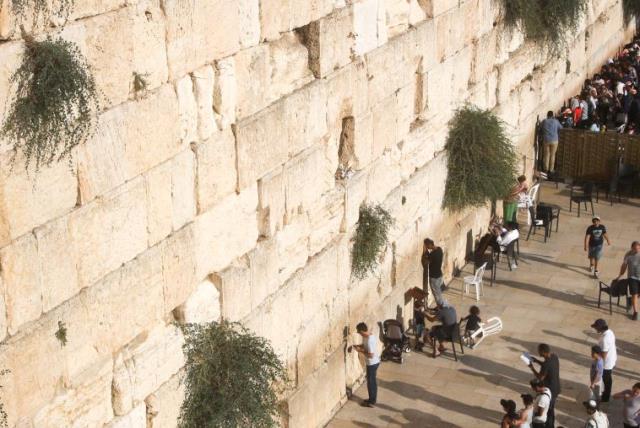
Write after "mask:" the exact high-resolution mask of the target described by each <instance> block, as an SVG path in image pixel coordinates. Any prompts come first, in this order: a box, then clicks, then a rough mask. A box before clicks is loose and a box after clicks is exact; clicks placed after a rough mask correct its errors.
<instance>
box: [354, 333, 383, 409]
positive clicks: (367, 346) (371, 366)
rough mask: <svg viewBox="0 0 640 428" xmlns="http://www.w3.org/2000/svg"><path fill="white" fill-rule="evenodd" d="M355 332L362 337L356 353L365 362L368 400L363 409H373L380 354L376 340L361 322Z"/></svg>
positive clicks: (375, 398) (376, 390) (376, 394)
mask: <svg viewBox="0 0 640 428" xmlns="http://www.w3.org/2000/svg"><path fill="white" fill-rule="evenodd" d="M356 331H357V332H358V334H359V335H360V336H362V345H356V346H355V347H354V348H355V350H356V351H358V352H359V353H361V354H362V355H364V357H365V359H366V361H367V392H368V393H369V399H368V400H365V401H364V402H363V403H362V405H363V406H364V407H374V406H375V404H376V402H377V401H378V381H377V379H376V376H377V372H378V367H379V366H380V354H379V353H378V339H377V338H376V337H375V336H374V335H373V334H372V333H371V332H370V331H369V328H368V327H367V325H366V324H365V323H363V322H361V323H359V324H358V325H357V326H356Z"/></svg>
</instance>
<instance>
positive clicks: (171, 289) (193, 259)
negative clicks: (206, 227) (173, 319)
mask: <svg viewBox="0 0 640 428" xmlns="http://www.w3.org/2000/svg"><path fill="white" fill-rule="evenodd" d="M195 229H196V228H195V225H194V224H193V223H191V224H189V225H187V226H185V227H183V228H182V229H180V230H178V231H177V232H175V233H174V234H172V235H171V236H170V237H169V238H167V239H166V240H165V241H163V242H162V243H161V244H160V245H159V246H160V252H161V257H162V279H163V297H164V313H169V312H171V311H173V310H174V308H175V307H176V306H178V305H181V304H182V303H183V302H184V301H186V300H187V299H188V298H189V296H190V295H191V293H192V292H193V291H194V290H195V288H196V286H197V285H198V283H199V281H200V278H202V277H203V276H204V275H198V273H197V263H198V255H197V253H196V245H197V236H196V232H195Z"/></svg>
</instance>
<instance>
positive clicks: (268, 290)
mask: <svg viewBox="0 0 640 428" xmlns="http://www.w3.org/2000/svg"><path fill="white" fill-rule="evenodd" d="M247 257H248V258H249V269H250V271H251V307H252V308H257V307H258V306H260V304H262V303H263V302H264V301H265V299H266V298H267V296H269V295H271V294H273V293H275V292H276V290H278V287H279V286H280V281H279V276H278V271H279V268H280V263H281V261H280V260H278V252H277V248H276V243H275V242H274V240H272V239H269V240H260V241H258V245H257V246H256V248H255V249H253V250H252V251H251V252H250V253H249V254H247Z"/></svg>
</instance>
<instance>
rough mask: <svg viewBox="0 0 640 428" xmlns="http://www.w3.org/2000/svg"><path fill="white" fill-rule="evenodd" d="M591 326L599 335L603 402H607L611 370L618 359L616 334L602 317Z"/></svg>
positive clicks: (611, 381)
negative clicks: (602, 362)
mask: <svg viewBox="0 0 640 428" xmlns="http://www.w3.org/2000/svg"><path fill="white" fill-rule="evenodd" d="M591 328H593V329H595V330H596V332H598V334H599V335H600V339H599V341H598V345H599V346H600V349H601V350H602V359H603V360H604V368H603V370H602V382H603V383H604V389H603V390H602V399H601V400H600V401H601V402H603V403H607V402H608V401H609V398H610V396H611V386H612V384H613V378H612V376H611V375H612V372H613V368H614V367H615V366H616V361H617V360H618V353H617V351H616V335H615V334H613V331H611V330H610V329H609V326H608V325H607V322H606V321H605V320H603V319H602V318H600V319H597V320H595V322H594V323H593V324H591Z"/></svg>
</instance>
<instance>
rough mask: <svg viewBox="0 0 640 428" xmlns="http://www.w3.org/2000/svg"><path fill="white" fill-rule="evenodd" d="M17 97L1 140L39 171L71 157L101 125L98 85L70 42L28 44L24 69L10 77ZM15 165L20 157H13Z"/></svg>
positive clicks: (0, 134) (28, 42)
mask: <svg viewBox="0 0 640 428" xmlns="http://www.w3.org/2000/svg"><path fill="white" fill-rule="evenodd" d="M11 82H12V84H13V85H14V86H15V96H14V98H13V100H12V103H11V105H10V110H9V114H8V116H7V117H6V119H5V121H4V123H3V124H2V128H1V129H0V137H3V138H6V139H7V140H9V141H10V142H12V143H13V150H14V155H15V154H16V153H18V152H21V153H22V154H23V155H24V157H25V161H26V165H25V166H26V167H27V168H28V167H29V165H30V164H31V163H33V164H35V168H36V171H37V170H39V169H40V167H41V166H48V165H50V164H51V163H52V162H54V161H59V160H61V159H63V158H65V157H67V156H70V155H71V151H72V149H73V148H74V147H76V146H77V145H79V144H81V143H82V142H84V141H86V140H87V139H88V138H89V137H90V136H91V135H92V134H93V132H94V130H95V125H96V122H97V119H96V117H97V116H96V115H97V110H98V95H97V90H96V84H95V81H94V78H93V75H92V74H91V72H90V70H89V67H88V65H87V63H86V60H85V58H84V57H83V56H82V54H81V53H80V51H79V49H78V47H77V46H76V45H75V44H73V43H71V42H68V41H65V40H63V39H60V38H57V39H53V38H47V39H46V40H44V41H42V42H37V41H35V40H33V39H29V38H27V40H26V51H25V54H24V58H23V60H22V64H21V65H20V67H19V68H18V70H16V72H15V73H14V74H13V76H12V77H11ZM14 159H15V156H14Z"/></svg>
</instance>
